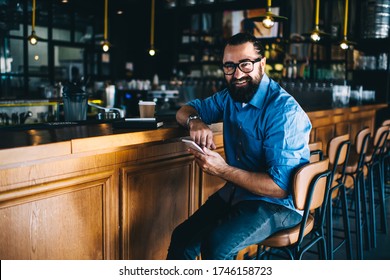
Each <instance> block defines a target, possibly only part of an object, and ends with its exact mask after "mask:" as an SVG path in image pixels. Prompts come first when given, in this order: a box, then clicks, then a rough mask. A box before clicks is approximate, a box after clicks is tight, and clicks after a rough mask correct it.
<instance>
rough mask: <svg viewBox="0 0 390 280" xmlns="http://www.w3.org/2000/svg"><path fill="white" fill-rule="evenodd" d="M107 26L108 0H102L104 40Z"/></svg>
mask: <svg viewBox="0 0 390 280" xmlns="http://www.w3.org/2000/svg"><path fill="white" fill-rule="evenodd" d="M107 27H108V0H104V40H107V29H108V28H107Z"/></svg>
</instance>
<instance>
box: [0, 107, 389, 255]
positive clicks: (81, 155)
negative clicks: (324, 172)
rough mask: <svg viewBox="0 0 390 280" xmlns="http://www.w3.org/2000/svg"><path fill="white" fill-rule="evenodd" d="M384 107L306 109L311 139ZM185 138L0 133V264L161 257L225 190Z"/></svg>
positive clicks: (85, 129)
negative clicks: (183, 225) (180, 228)
mask: <svg viewBox="0 0 390 280" xmlns="http://www.w3.org/2000/svg"><path fill="white" fill-rule="evenodd" d="M386 106H387V105H367V106H361V107H351V108H340V109H333V110H326V111H316V112H309V113H308V115H309V117H310V119H311V121H312V124H313V131H312V134H311V139H310V140H311V141H312V142H313V141H318V140H320V141H323V142H324V144H325V143H327V141H328V139H330V138H331V137H333V136H334V135H338V134H343V133H350V134H351V135H354V134H355V133H356V132H357V131H358V130H359V129H360V128H361V127H363V126H370V127H371V128H372V129H374V123H375V112H376V110H378V109H381V108H384V107H386ZM212 129H213V130H214V132H215V142H216V144H217V151H218V152H220V153H221V154H222V155H223V139H222V124H220V123H219V124H215V125H212ZM185 135H187V131H186V130H185V129H183V128H180V127H178V126H177V124H175V123H174V122H172V123H170V124H167V125H164V127H162V128H159V129H156V130H115V129H113V128H112V127H111V125H110V124H104V123H102V124H94V125H76V126H65V127H61V128H47V129H41V128H40V129H38V128H34V129H25V130H12V131H9V130H0V259H93V260H99V259H164V258H165V256H166V253H167V248H168V245H169V241H170V235H171V233H172V230H173V229H174V228H175V226H176V225H178V224H179V223H180V222H182V221H183V220H185V219H186V218H187V217H188V216H189V215H191V214H192V213H193V212H194V211H195V210H196V209H197V208H198V207H199V205H201V204H202V203H204V201H205V200H206V199H207V197H208V196H209V195H210V194H211V193H213V192H215V191H216V190H217V189H218V188H220V187H221V186H222V185H223V184H224V182H223V181H222V180H220V179H218V178H215V177H211V176H208V175H206V174H204V173H203V172H200V170H199V169H198V167H197V166H196V164H195V162H194V160H193V156H192V155H190V154H188V153H187V151H186V147H185V145H184V144H182V143H181V142H180V141H179V138H180V137H182V136H185ZM325 147H326V145H325Z"/></svg>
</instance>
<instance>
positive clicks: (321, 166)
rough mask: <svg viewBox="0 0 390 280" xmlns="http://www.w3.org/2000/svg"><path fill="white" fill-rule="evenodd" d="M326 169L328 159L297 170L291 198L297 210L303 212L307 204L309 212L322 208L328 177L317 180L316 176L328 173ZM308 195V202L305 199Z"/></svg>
mask: <svg viewBox="0 0 390 280" xmlns="http://www.w3.org/2000/svg"><path fill="white" fill-rule="evenodd" d="M328 168H329V159H325V160H322V161H318V162H313V163H308V164H306V165H304V166H303V167H301V168H299V169H298V170H297V172H296V173H295V176H294V181H293V198H294V204H295V207H296V208H297V209H298V210H305V205H306V204H307V202H309V203H310V205H309V210H315V209H317V208H319V207H321V206H322V204H323V202H324V198H325V192H326V191H327V186H328V184H327V181H328V177H326V176H324V177H320V178H319V179H318V180H317V179H316V176H318V175H319V174H321V173H322V172H326V171H328ZM308 194H310V195H311V199H310V200H308V199H307V198H308V197H307V196H308Z"/></svg>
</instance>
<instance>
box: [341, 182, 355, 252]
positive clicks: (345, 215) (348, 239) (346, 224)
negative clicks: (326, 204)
mask: <svg viewBox="0 0 390 280" xmlns="http://www.w3.org/2000/svg"><path fill="white" fill-rule="evenodd" d="M340 191H341V207H342V208H343V210H342V215H343V225H344V238H345V246H346V251H347V258H348V259H349V260H352V244H351V230H350V225H349V215H348V205H347V193H346V190H345V186H344V185H342V186H341V188H340Z"/></svg>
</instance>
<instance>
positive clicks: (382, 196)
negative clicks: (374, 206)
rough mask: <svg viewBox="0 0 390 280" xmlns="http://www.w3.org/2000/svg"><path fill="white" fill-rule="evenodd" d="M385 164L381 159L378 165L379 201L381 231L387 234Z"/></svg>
mask: <svg viewBox="0 0 390 280" xmlns="http://www.w3.org/2000/svg"><path fill="white" fill-rule="evenodd" d="M385 177H386V176H385V164H384V160H383V159H381V161H380V165H379V190H378V193H379V201H380V208H381V229H382V232H383V233H385V234H387V217H386V216H387V215H386V199H385V195H386V194H385V190H386V185H385Z"/></svg>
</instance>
